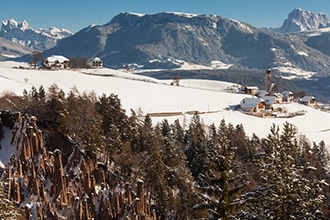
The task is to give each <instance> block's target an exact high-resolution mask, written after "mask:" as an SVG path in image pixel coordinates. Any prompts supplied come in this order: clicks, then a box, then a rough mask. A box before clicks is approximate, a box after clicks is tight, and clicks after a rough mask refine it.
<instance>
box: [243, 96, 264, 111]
mask: <svg viewBox="0 0 330 220" xmlns="http://www.w3.org/2000/svg"><path fill="white" fill-rule="evenodd" d="M240 106H241V109H242V110H243V111H246V112H260V111H264V110H265V109H266V104H265V101H264V100H263V99H261V98H244V99H243V100H242V101H241V103H240Z"/></svg>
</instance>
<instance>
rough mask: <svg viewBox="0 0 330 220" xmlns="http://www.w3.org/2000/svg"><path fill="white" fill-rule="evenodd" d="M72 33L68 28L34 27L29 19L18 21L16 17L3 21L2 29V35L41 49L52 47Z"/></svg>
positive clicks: (0, 32) (0, 31) (0, 33)
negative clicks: (29, 22)
mask: <svg viewBox="0 0 330 220" xmlns="http://www.w3.org/2000/svg"><path fill="white" fill-rule="evenodd" d="M71 35H72V33H71V31H69V30H67V29H58V28H56V27H51V28H49V29H44V28H38V29H33V28H32V27H31V26H30V25H29V24H28V22H27V21H25V20H24V21H22V22H17V21H15V20H14V19H9V20H4V21H2V27H1V30H0V37H3V38H5V39H7V40H9V41H13V42H16V43H19V44H21V45H24V46H26V47H31V48H33V49H35V50H39V51H44V50H46V49H49V48H52V47H54V46H55V45H56V42H57V41H58V40H60V39H63V38H66V37H68V36H71Z"/></svg>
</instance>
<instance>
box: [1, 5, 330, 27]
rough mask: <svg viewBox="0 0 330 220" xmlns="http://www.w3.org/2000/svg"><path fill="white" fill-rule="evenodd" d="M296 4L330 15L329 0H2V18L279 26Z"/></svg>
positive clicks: (46, 23)
mask: <svg viewBox="0 0 330 220" xmlns="http://www.w3.org/2000/svg"><path fill="white" fill-rule="evenodd" d="M295 8H302V9H304V10H308V11H311V12H315V13H318V12H323V13H325V14H327V15H328V16H330V1H329V0H92V1H85V0H56V1H50V0H29V1H28V0H0V20H1V21H2V20H4V19H9V18H14V19H15V20H16V21H19V22H21V21H23V20H27V22H28V23H29V24H30V26H32V27H33V28H35V29H36V28H40V27H43V28H49V27H51V26H55V27H58V28H67V29H69V30H71V31H72V32H77V31H79V30H81V29H83V28H85V27H87V26H88V25H90V24H98V25H102V24H105V23H107V22H109V21H110V20H111V18H113V17H114V16H116V15H117V14H119V13H120V12H137V13H143V14H149V13H158V12H186V13H194V14H214V15H221V16H223V17H226V18H232V19H235V20H239V21H243V22H247V23H249V24H251V25H253V26H255V27H279V26H281V25H282V24H283V21H284V20H285V19H286V18H287V16H288V14H289V13H290V12H291V11H292V10H293V9H295Z"/></svg>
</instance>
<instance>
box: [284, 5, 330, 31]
mask: <svg viewBox="0 0 330 220" xmlns="http://www.w3.org/2000/svg"><path fill="white" fill-rule="evenodd" d="M325 27H330V17H329V16H327V15H325V14H324V13H313V12H310V11H306V10H303V9H301V8H296V9H294V10H293V11H292V12H291V13H289V15H288V18H287V19H286V20H285V21H284V23H283V26H282V27H281V28H280V32H282V33H288V32H299V31H310V30H317V29H320V28H325Z"/></svg>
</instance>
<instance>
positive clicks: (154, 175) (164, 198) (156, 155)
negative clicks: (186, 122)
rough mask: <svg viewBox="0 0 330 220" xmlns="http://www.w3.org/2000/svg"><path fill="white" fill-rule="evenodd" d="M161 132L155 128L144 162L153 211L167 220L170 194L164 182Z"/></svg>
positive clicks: (157, 127)
mask: <svg viewBox="0 0 330 220" xmlns="http://www.w3.org/2000/svg"><path fill="white" fill-rule="evenodd" d="M160 146H161V130H160V128H159V126H156V127H155V131H154V135H153V136H152V142H151V146H150V147H149V148H148V157H147V159H146V161H145V168H146V187H147V189H148V190H149V192H151V197H152V200H153V201H155V203H154V209H155V210H156V213H157V216H159V217H160V218H161V219H166V218H167V214H168V213H167V211H168V207H169V202H170V200H171V199H172V198H170V196H171V194H169V192H168V186H167V184H166V181H165V165H164V163H163V160H162V157H161V153H160Z"/></svg>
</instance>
